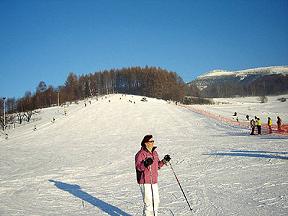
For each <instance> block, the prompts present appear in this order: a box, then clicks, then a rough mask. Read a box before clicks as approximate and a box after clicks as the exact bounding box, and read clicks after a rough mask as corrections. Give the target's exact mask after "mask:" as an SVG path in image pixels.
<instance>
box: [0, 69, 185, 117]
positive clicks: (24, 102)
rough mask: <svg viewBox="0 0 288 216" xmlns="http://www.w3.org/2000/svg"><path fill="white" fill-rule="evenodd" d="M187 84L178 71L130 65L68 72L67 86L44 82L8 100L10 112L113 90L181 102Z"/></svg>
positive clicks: (113, 91)
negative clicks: (20, 95) (78, 74)
mask: <svg viewBox="0 0 288 216" xmlns="http://www.w3.org/2000/svg"><path fill="white" fill-rule="evenodd" d="M185 88H186V86H185V83H184V82H183V80H182V79H181V77H179V76H178V75H177V74H176V73H175V72H170V71H167V70H164V69H161V68H159V67H148V66H146V67H144V68H143V67H129V68H122V69H111V70H105V71H100V72H95V73H91V74H87V75H81V76H77V75H76V74H75V73H69V75H68V77H67V79H66V81H65V83H64V85H62V86H59V87H57V88H55V87H53V86H51V85H50V86H47V85H46V83H45V82H44V81H41V82H40V83H39V84H38V86H37V87H36V91H35V92H34V93H33V92H30V91H27V92H26V93H25V94H24V96H23V97H21V98H19V99H15V98H8V99H7V100H6V101H5V104H6V107H5V110H6V112H7V113H27V115H28V112H29V111H32V110H36V109H39V108H45V107H50V106H54V105H57V104H58V100H59V101H60V103H65V102H72V101H77V100H82V99H85V98H87V97H93V96H99V95H104V94H110V93H125V94H135V95H143V96H148V97H155V98H159V99H165V100H174V101H180V100H182V99H183V98H184V94H185ZM0 116H1V118H2V119H1V118H0V121H3V117H2V116H3V100H2V99H0Z"/></svg>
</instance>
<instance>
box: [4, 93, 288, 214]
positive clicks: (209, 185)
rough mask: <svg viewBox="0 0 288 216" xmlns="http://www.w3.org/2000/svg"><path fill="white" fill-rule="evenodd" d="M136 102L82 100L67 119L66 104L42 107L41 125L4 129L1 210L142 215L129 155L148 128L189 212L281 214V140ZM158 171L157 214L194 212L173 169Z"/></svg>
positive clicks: (286, 169) (286, 204)
mask: <svg viewBox="0 0 288 216" xmlns="http://www.w3.org/2000/svg"><path fill="white" fill-rule="evenodd" d="M120 98H121V99H120ZM140 99H141V97H139V96H121V95H111V96H109V97H107V98H103V99H100V100H98V101H96V100H95V99H93V100H92V103H91V104H90V103H87V106H86V107H85V106H84V102H80V103H79V104H78V105H76V104H73V105H71V106H69V107H67V116H65V115H63V110H62V109H63V108H62V109H60V110H59V111H58V109H57V108H50V109H43V110H42V111H41V112H40V113H39V115H38V116H37V118H38V121H35V122H33V123H32V124H28V125H25V126H22V127H20V128H16V129H14V130H9V131H8V133H9V139H8V140H5V139H4V136H3V135H2V134H1V135H0V173H1V176H0V215H4V216H6V215H9V216H10V215H12V216H13V215H29V216H30V215H53V216H55V215H59V216H60V215H67V216H71V215H72V216H73V215H75V216H76V215H77V216H78V215H142V198H141V195H140V190H139V187H138V185H137V183H136V175H135V169H134V155H135V153H136V152H137V151H138V150H139V148H140V142H141V140H142V138H143V136H144V135H146V134H149V133H152V134H153V135H154V139H155V141H156V144H157V146H158V153H159V155H160V157H163V156H164V155H165V154H167V153H169V154H170V155H171V157H172V161H171V163H172V165H173V168H174V170H175V172H176V174H177V175H178V178H179V181H180V182H181V184H182V187H183V189H184V191H185V193H186V195H187V198H188V200H189V202H190V204H191V206H192V208H193V210H194V212H193V215H203V216H204V215H205V216H207V215H285V214H286V213H287V209H288V199H287V194H288V187H287V185H288V181H287V179H288V166H287V162H288V160H287V159H288V156H287V153H288V147H287V137H285V136H281V137H278V136H275V135H270V136H269V135H263V136H253V137H252V136H249V135H248V133H249V131H248V129H245V128H240V127H235V126H229V125H226V124H222V123H221V122H217V121H214V120H211V119H209V118H207V117H205V116H202V115H199V114H196V113H194V112H192V111H190V110H188V109H186V108H183V107H181V106H176V105H174V104H168V103H167V102H164V101H162V100H157V99H151V98H148V102H141V101H140ZM129 100H130V101H132V103H131V102H129ZM109 101H110V102H109ZM134 102H135V103H134ZM35 117H36V116H35ZM53 117H55V118H56V121H55V123H52V122H51V119H52V118H53ZM35 124H36V125H37V130H36V131H33V128H34V125H35ZM159 175H160V176H159V187H160V198H161V204H160V206H161V208H160V212H159V215H191V212H189V208H188V206H187V203H186V202H185V199H184V197H183V195H182V193H181V191H180V189H179V187H178V184H177V182H176V180H175V178H174V176H173V173H172V171H171V169H170V168H169V167H168V166H167V167H164V168H163V169H161V170H160V171H159Z"/></svg>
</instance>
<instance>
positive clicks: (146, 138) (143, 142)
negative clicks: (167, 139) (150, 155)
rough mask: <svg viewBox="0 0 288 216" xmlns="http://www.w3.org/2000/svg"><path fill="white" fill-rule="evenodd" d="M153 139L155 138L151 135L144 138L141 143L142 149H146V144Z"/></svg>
mask: <svg viewBox="0 0 288 216" xmlns="http://www.w3.org/2000/svg"><path fill="white" fill-rule="evenodd" d="M152 137H153V136H152V135H150V134H149V135H146V136H144V138H143V140H142V142H141V146H142V147H145V143H146V142H148V141H149V140H150V139H151V138H152Z"/></svg>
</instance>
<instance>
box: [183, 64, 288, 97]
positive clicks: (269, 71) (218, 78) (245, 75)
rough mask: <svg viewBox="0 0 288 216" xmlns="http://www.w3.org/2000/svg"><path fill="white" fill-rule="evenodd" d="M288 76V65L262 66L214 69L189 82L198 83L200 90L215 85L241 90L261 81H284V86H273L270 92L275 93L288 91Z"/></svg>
mask: <svg viewBox="0 0 288 216" xmlns="http://www.w3.org/2000/svg"><path fill="white" fill-rule="evenodd" d="M285 76H286V77H285ZM287 76H288V66H274V67H262V68H253V69H247V70H240V71H225V70H213V71H209V72H207V73H205V74H203V75H201V76H199V77H197V78H196V79H195V80H193V81H192V82H190V83H189V84H193V85H196V86H197V87H198V88H199V89H200V90H208V89H209V88H213V87H214V86H221V85H222V86H223V85H229V87H230V86H232V87H233V86H234V87H235V88H237V89H238V92H239V88H251V86H252V88H253V86H257V85H259V83H261V84H262V82H266V83H270V84H271V85H277V84H278V85H279V83H280V84H281V85H282V83H281V82H283V87H279V88H277V90H276V89H274V88H272V89H271V90H269V91H268V93H269V94H275V93H278V92H282V93H285V92H286V91H287V86H288V83H287ZM267 86H268V85H267ZM208 91H209V90H208ZM212 91H213V90H212ZM236 92H237V90H236ZM265 94H267V93H265ZM208 96H209V93H208Z"/></svg>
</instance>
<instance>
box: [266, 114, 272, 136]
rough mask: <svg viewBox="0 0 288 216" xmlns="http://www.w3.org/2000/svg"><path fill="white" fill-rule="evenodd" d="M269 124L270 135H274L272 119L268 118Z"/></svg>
mask: <svg viewBox="0 0 288 216" xmlns="http://www.w3.org/2000/svg"><path fill="white" fill-rule="evenodd" d="M267 124H268V133H269V134H270V133H272V120H271V118H270V117H268V122H267Z"/></svg>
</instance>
